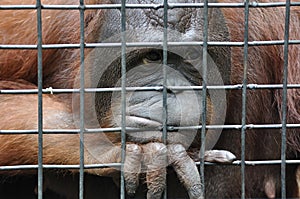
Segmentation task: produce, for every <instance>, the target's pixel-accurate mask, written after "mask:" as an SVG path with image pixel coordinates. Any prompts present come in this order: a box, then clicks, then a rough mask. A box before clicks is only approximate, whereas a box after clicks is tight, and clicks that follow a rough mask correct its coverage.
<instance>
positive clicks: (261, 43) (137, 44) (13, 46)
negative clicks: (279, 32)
mask: <svg viewBox="0 0 300 199" xmlns="http://www.w3.org/2000/svg"><path fill="white" fill-rule="evenodd" d="M283 44H284V40H272V41H250V42H248V45H249V46H270V45H283ZM288 44H289V45H297V44H300V40H289V41H288ZM207 45H208V46H236V47H243V46H244V42H229V41H210V42H207ZM121 46H122V44H121V43H86V44H85V48H119V47H121ZM162 46H163V42H127V43H126V47H129V48H130V47H148V48H149V47H153V48H162ZM168 46H170V47H172V46H174V47H177V46H179V47H180V46H203V42H202V41H180V42H168ZM42 48H43V49H67V48H75V49H76V48H80V44H43V45H42ZM0 49H13V50H17V49H27V50H31V49H37V45H33V44H32V45H27V44H0Z"/></svg>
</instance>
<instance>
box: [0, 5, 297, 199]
mask: <svg viewBox="0 0 300 199" xmlns="http://www.w3.org/2000/svg"><path fill="white" fill-rule="evenodd" d="M298 6H300V2H290V1H289V0H287V1H286V2H268V3H265V2H264V3H262V2H256V1H252V2H249V1H248V0H246V1H244V2H236V3H215V2H213V3H211V2H208V1H204V2H203V3H173V2H172V3H170V2H168V1H167V0H164V1H163V2H161V3H157V4H153V3H151V4H131V3H126V2H125V1H122V2H121V4H97V5H87V4H85V2H84V0H80V1H79V2H78V5H46V4H42V3H41V1H40V0H37V1H36V4H35V5H0V12H1V11H3V10H34V11H36V15H37V16H36V19H37V23H36V24H37V44H32V45H27V44H26V45H22V44H5V43H1V44H0V49H2V50H11V49H13V50H20V49H22V50H36V51H37V52H38V53H37V60H38V62H37V66H38V67H37V71H38V73H37V76H38V77H37V86H38V87H37V89H14V90H10V89H9V90H0V94H1V95H6V94H16V95H17V94H38V128H37V129H36V130H25V129H19V130H7V129H1V130H0V134H1V135H7V134H15V135H19V134H38V164H37V165H14V166H9V165H1V166H0V170H1V171H7V170H27V169H36V170H37V171H38V181H37V182H38V186H37V187H38V188H37V190H38V191H37V195H38V198H40V199H41V198H43V173H44V171H45V169H78V170H79V173H80V174H79V198H80V199H83V198H84V197H85V196H84V181H85V178H84V172H85V170H86V169H94V168H109V167H120V168H121V170H123V169H124V168H123V167H124V159H125V155H126V154H125V151H126V150H125V147H126V132H131V131H137V130H136V129H134V128H130V127H127V126H126V115H125V113H126V92H130V91H152V90H155V91H160V92H162V93H163V109H164V110H163V128H162V137H163V138H162V139H163V142H164V143H166V142H167V137H168V133H167V132H168V131H169V130H171V128H172V130H177V131H178V130H189V129H198V130H201V140H202V141H203V140H205V133H206V130H208V129H236V130H239V131H240V133H241V134H240V135H241V149H240V150H241V160H236V161H233V162H232V163H231V164H228V165H226V166H228V167H230V166H237V165H238V166H240V170H241V182H242V184H241V185H240V189H241V198H246V197H247V196H246V189H245V181H246V180H245V168H246V166H253V165H273V164H274V165H281V186H280V187H281V198H286V186H287V184H286V183H287V182H286V165H287V164H296V165H297V164H300V160H298V159H293V160H290V159H289V160H287V157H286V142H287V140H286V131H287V129H289V128H296V129H297V128H300V124H297V123H296V124H295V123H293V124H291V123H287V119H286V115H287V112H286V111H287V91H288V89H299V87H300V85H299V84H297V83H296V84H289V83H288V81H287V75H288V71H287V70H288V64H289V63H288V56H289V46H290V45H300V38H299V39H297V40H295V39H293V40H290V39H289V31H288V30H289V22H290V9H291V8H292V7H298ZM268 7H280V8H284V9H285V16H286V17H285V24H284V39H283V40H272V41H249V40H248V39H249V35H248V31H249V25H248V22H249V21H248V20H249V10H250V9H256V8H268ZM176 8H195V9H203V10H204V14H203V21H204V23H203V27H204V28H203V32H202V33H201V32H199V34H203V41H180V42H174V41H173V42H172V41H170V42H169V41H168V32H167V30H168V11H169V10H172V9H176ZM211 8H224V9H226V8H243V9H244V41H242V42H232V41H209V39H208V12H209V10H210V9H211ZM98 9H105V10H107V9H118V10H120V11H121V12H120V13H121V16H122V17H121V31H122V34H121V42H119V43H113V42H106V43H87V42H85V19H84V18H85V12H86V11H87V10H98ZM128 9H153V10H159V9H162V10H163V13H164V14H163V27H164V32H163V41H159V42H156V41H154V42H146V41H145V42H127V40H126V20H127V19H126V11H127V10H128ZM43 10H64V12H68V11H69V10H78V11H79V13H80V18H79V20H80V42H79V43H72V44H66V43H63V44H44V43H43V35H42V25H43V20H42V13H43ZM76 20H78V19H76ZM277 45H279V46H282V47H283V48H284V51H283V52H284V55H283V60H284V65H283V82H282V84H252V83H250V84H249V83H248V82H247V75H248V60H249V57H248V49H249V47H252V46H277ZM174 46H175V47H176V46H179V47H180V46H201V47H202V49H203V55H202V56H203V57H202V64H203V68H202V72H203V76H202V80H203V82H202V85H199V86H166V85H167V75H168V74H167V71H166V70H165V68H164V70H163V79H164V81H163V85H161V86H153V87H152V86H148V87H126V72H127V70H126V67H128V66H127V63H126V59H127V58H126V49H127V48H132V47H161V48H162V49H163V65H168V48H169V47H174ZM209 46H217V47H218V46H230V47H242V48H243V49H244V50H243V81H242V83H241V84H229V85H207V84H206V82H207V80H206V78H207V77H206V74H207V54H205V53H207V48H208V47H209ZM108 47H109V48H121V65H120V67H121V73H122V75H121V76H122V80H121V81H122V82H121V87H116V88H87V87H85V79H84V78H85V74H84V73H85V62H84V60H85V50H86V49H93V48H108ZM68 48H69V49H80V88H77V89H76V88H69V89H56V88H54V89H52V88H47V89H45V88H43V70H44V68H43V67H45V63H43V51H45V50H49V49H68ZM3 52H4V53H5V51H3ZM167 89H172V90H175V91H177V90H178V91H182V90H197V91H201V92H202V95H203V100H202V106H203V107H207V101H206V95H207V90H222V89H223V90H227V91H230V90H240V91H242V110H241V114H242V116H241V118H242V119H241V124H234V125H233V124H222V125H210V124H207V121H206V118H207V116H206V114H207V112H206V108H204V111H203V112H202V121H201V124H202V125H201V124H199V125H197V126H195V125H193V126H168V125H167V114H168V113H167V108H168V107H167V92H168V91H167ZM268 89H274V90H275V89H280V90H282V92H283V95H282V107H283V108H282V113H281V114H282V121H281V123H278V124H268V123H266V124H264V123H263V124H256V123H254V124H249V123H247V121H246V115H247V114H248V113H247V112H246V109H247V108H246V107H247V92H249V91H256V90H268ZM97 92H98V93H99V92H121V98H122V99H121V100H122V123H121V126H119V127H114V128H101V129H98V128H86V127H85V124H84V117H85V110H84V103H85V101H84V100H85V97H84V95H85V93H97ZM49 93H51V94H65V93H71V94H74V93H78V94H79V95H80V125H79V127H80V128H78V129H43V94H49ZM249 129H281V160H261V161H248V160H246V159H245V157H246V155H245V153H247V151H245V149H246V146H245V141H246V136H245V134H246V131H247V130H249ZM99 132H104V133H106V132H118V133H121V138H122V139H121V148H122V149H123V150H122V154H121V162H120V163H108V164H85V163H84V153H85V151H84V134H85V133H99ZM56 133H60V134H79V135H80V164H78V165H77V164H76V165H55V164H54V165H52V164H51V165H50V164H44V162H43V136H44V135H46V134H56ZM204 145H205V142H202V145H201V146H204ZM201 149H202V150H201V152H200V154H201V155H200V156H201V157H204V153H205V151H204V149H205V147H201ZM196 164H197V165H198V166H199V170H200V174H201V175H200V176H201V181H202V182H205V180H206V179H205V178H204V173H205V169H206V166H205V165H216V164H215V163H209V162H204V159H203V158H201V160H200V161H198V162H196ZM120 177H121V178H120V179H121V180H120V181H121V184H120V198H125V195H126V191H125V179H124V172H121V176H120ZM203 191H204V192H205V186H203ZM167 194H168V193H167V192H164V196H163V197H164V198H167V197H168V196H167Z"/></svg>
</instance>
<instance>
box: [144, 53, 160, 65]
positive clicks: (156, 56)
mask: <svg viewBox="0 0 300 199" xmlns="http://www.w3.org/2000/svg"><path fill="white" fill-rule="evenodd" d="M161 61H162V55H161V53H160V52H159V51H154V50H153V51H150V52H148V53H147V54H146V55H145V57H144V59H143V62H144V63H154V62H155V63H158V62H161Z"/></svg>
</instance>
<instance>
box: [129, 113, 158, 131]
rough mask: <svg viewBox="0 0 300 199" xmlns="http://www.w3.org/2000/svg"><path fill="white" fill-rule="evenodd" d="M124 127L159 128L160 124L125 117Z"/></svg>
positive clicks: (141, 118) (139, 118)
mask: <svg viewBox="0 0 300 199" xmlns="http://www.w3.org/2000/svg"><path fill="white" fill-rule="evenodd" d="M126 125H127V126H130V127H139V128H143V127H156V128H159V129H160V128H161V126H162V124H161V123H160V122H158V121H154V120H151V119H148V118H145V117H140V116H136V115H127V116H126Z"/></svg>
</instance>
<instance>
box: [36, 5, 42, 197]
mask: <svg viewBox="0 0 300 199" xmlns="http://www.w3.org/2000/svg"><path fill="white" fill-rule="evenodd" d="M36 9H37V10H36V11H37V37H38V38H37V51H38V52H37V55H38V57H37V59H38V132H39V133H38V198H39V199H42V198H43V91H42V89H43V57H42V54H43V52H42V43H43V40H42V4H41V1H40V0H37V1H36Z"/></svg>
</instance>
